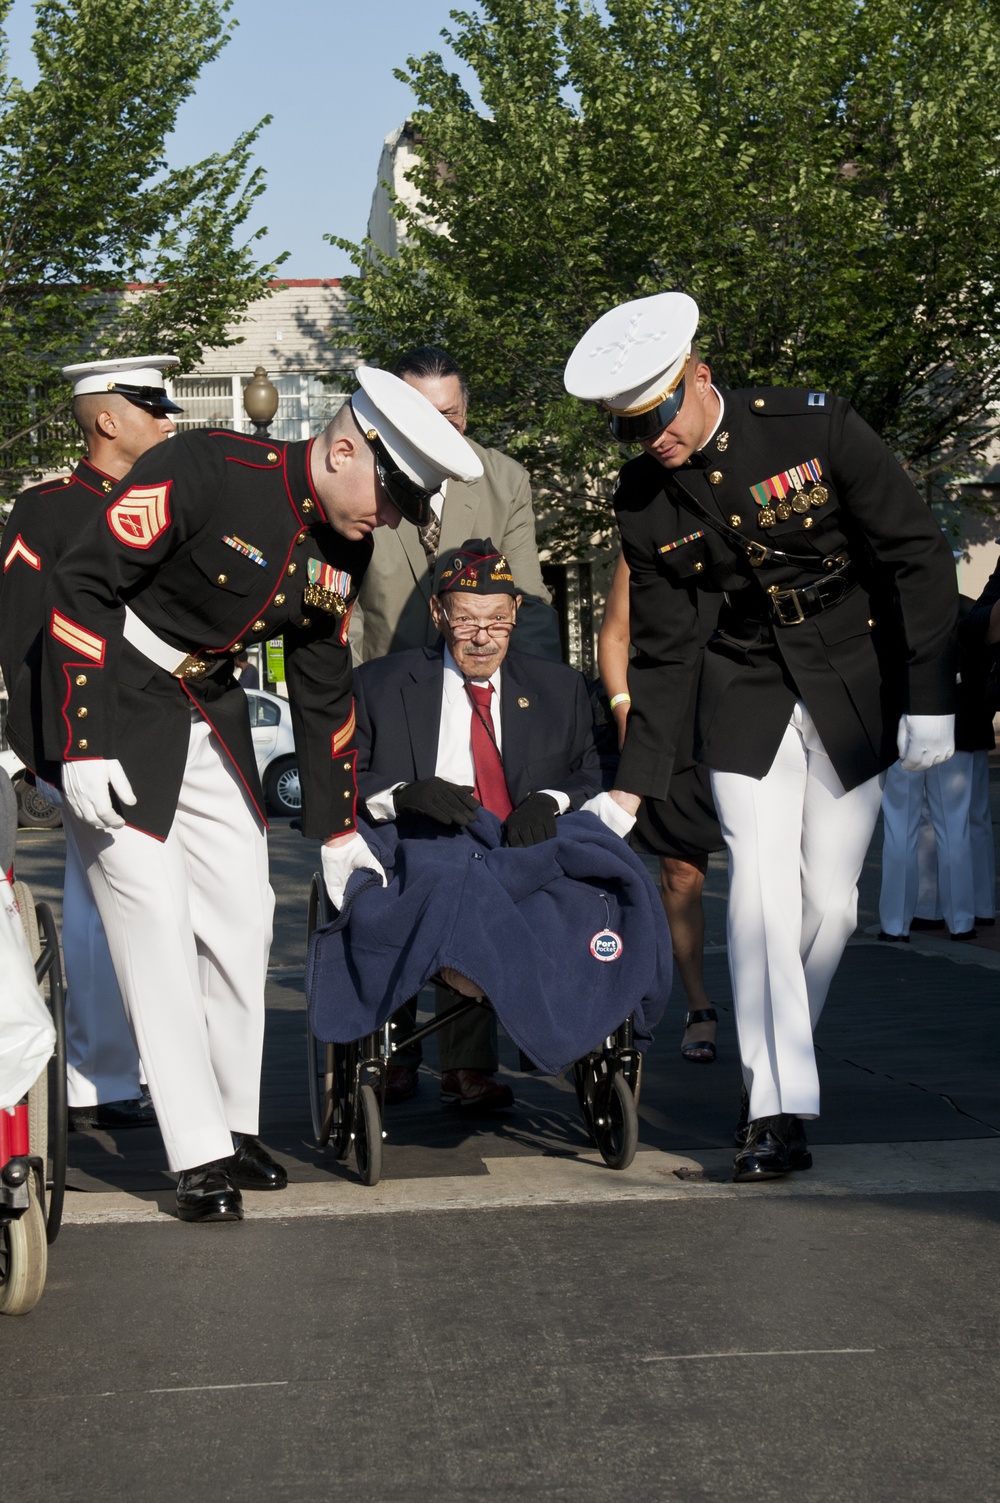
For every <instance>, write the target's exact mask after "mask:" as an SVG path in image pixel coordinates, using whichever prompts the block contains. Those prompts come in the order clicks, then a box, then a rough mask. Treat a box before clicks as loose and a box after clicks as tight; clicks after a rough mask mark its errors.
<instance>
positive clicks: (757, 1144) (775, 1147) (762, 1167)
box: [733, 1116, 792, 1181]
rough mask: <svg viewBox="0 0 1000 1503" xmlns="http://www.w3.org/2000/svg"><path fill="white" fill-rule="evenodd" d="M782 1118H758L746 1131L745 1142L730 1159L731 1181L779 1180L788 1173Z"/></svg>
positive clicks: (788, 1165)
mask: <svg viewBox="0 0 1000 1503" xmlns="http://www.w3.org/2000/svg"><path fill="white" fill-rule="evenodd" d="M785 1121H786V1119H785V1118H784V1117H781V1116H777V1117H758V1118H757V1119H756V1121H754V1122H751V1123H750V1124H749V1126H748V1128H747V1140H746V1143H745V1144H744V1145H743V1147H742V1148H741V1149H740V1151H739V1153H738V1154H737V1155H736V1157H735V1159H734V1160H733V1179H734V1180H737V1181H743V1180H754V1179H780V1178H781V1176H782V1175H784V1174H789V1173H790V1172H791V1168H792V1163H791V1158H790V1157H789V1153H788V1145H787V1143H786V1142H785V1137H784V1133H785V1126H784V1124H785Z"/></svg>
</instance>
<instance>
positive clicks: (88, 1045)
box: [62, 808, 141, 1106]
mask: <svg viewBox="0 0 1000 1503" xmlns="http://www.w3.org/2000/svg"><path fill="white" fill-rule="evenodd" d="M63 827H64V833H65V835H66V880H65V885H64V887H63V919H62V945H63V956H64V958H65V961H66V1079H67V1085H68V1090H69V1104H70V1106H97V1105H99V1104H100V1103H101V1102H105V1101H135V1100H136V1098H137V1097H138V1096H139V1095H141V1086H140V1084H139V1055H138V1052H137V1050H136V1047H135V1040H134V1038H133V1037H132V1030H131V1028H130V1027H129V1021H128V1017H127V1015H126V1013H125V1007H124V1005H123V1003H122V998H121V992H120V991H119V990H118V980H117V978H116V976H115V968H114V966H113V965H112V963H111V956H110V954H109V953H108V942H107V940H106V939H105V937H104V926H103V924H102V923H101V916H100V914H99V913H98V911H97V906H96V904H95V903H94V895H93V893H92V892H91V890H90V883H89V882H88V881H87V874H86V872H85V871H84V867H83V860H82V858H81V855H80V848H79V844H78V842H77V835H76V832H77V830H78V828H79V826H78V824H77V822H76V821H73V820H70V819H68V818H67V817H66V811H65V808H64V810H63Z"/></svg>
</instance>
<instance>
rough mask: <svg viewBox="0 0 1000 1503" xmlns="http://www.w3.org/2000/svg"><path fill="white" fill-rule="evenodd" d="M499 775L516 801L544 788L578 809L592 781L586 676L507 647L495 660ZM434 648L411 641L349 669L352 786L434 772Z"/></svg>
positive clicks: (437, 693) (365, 789)
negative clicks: (354, 751)
mask: <svg viewBox="0 0 1000 1503" xmlns="http://www.w3.org/2000/svg"><path fill="white" fill-rule="evenodd" d="M500 675H501V696H500V725H501V731H502V736H501V741H502V747H503V765H504V775H505V777H506V779H507V788H508V791H509V793H510V796H511V800H512V802H513V803H514V804H515V805H516V804H519V803H520V802H521V800H522V799H523V798H526V797H527V795H528V794H529V793H534V792H537V791H538V790H539V789H542V788H554V789H558V790H559V791H560V792H562V793H565V794H567V795H568V797H569V800H570V806H571V808H573V809H578V808H579V807H580V805H581V804H582V803H583V802H584V800H585V799H588V798H590V797H592V795H593V794H595V793H597V792H598V790H599V789H600V786H601V768H600V761H599V758H598V755H597V749H596V747H595V746H594V733H593V717H592V715H591V710H590V699H589V696H588V694H587V686H586V684H585V683H584V680H583V678H582V676H581V675H580V674H579V673H577V672H576V670H575V669H574V668H567V667H566V666H565V664H563V663H552V662H548V661H546V660H545V659H543V658H536V657H532V656H530V655H529V654H526V653H519V652H513V651H508V653H507V656H506V657H505V658H504V660H503V664H502V665H501V668H500ZM443 676H444V649H443V646H438V647H417V648H414V649H412V650H411V651H410V652H396V653H392V654H391V655H390V656H389V657H386V658H378V659H375V660H374V661H373V662H370V663H365V664H364V665H363V666H362V667H360V668H356V669H355V671H354V695H355V712H356V715H357V747H358V763H357V771H358V792H359V793H360V795H361V797H362V798H363V799H365V798H369V797H371V795H372V794H375V793H378V792H379V791H380V790H381V789H383V788H388V787H390V786H391V785H392V784H393V783H399V782H404V783H410V782H413V780H414V779H416V778H430V777H433V776H434V773H435V769H436V765H437V747H438V732H439V730H440V726H441V691H442V682H443Z"/></svg>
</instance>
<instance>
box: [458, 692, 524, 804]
mask: <svg viewBox="0 0 1000 1503" xmlns="http://www.w3.org/2000/svg"><path fill="white" fill-rule="evenodd" d="M465 687H466V689H467V690H468V691H469V697H470V698H471V700H472V762H473V765H474V767H475V769H476V788H475V793H476V798H477V799H478V800H479V802H480V803H481V804H482V806H483V808H484V809H489V811H490V813H491V814H495V815H496V816H497V818H498V819H506V818H507V815H508V814H509V813H510V812H511V810H512V809H513V807H514V805H513V804H512V803H511V801H510V794H509V793H508V792H507V780H506V779H505V777H504V775H503V762H502V761H501V759H500V753H499V751H498V750H497V743H496V739H495V738H494V735H493V716H492V715H491V713H490V699H491V698H492V696H493V685H492V684H471V683H469V682H468V680H466V684H465Z"/></svg>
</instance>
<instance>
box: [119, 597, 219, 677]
mask: <svg viewBox="0 0 1000 1503" xmlns="http://www.w3.org/2000/svg"><path fill="white" fill-rule="evenodd" d="M122 635H123V636H124V638H125V640H126V642H129V643H131V645H132V646H133V647H134V648H135V650H136V651H137V652H141V653H142V655H143V657H144V658H148V659H149V661H150V662H151V663H155V664H156V666H157V668H162V669H164V671H165V672H167V673H169V674H172V675H173V677H174V678H201V677H202V676H203V675H204V674H205V673H207V672H208V670H209V668H210V667H212V666H213V665H212V664H210V663H207V662H205V660H204V659H203V658H200V657H198V656H197V654H195V653H190V652H182V651H181V649H180V648H179V647H172V646H171V645H170V643H169V642H164V640H163V638H162V637H158V636H157V635H156V633H155V631H151V630H150V628H149V627H148V626H147V625H146V623H145V621H140V620H139V617H138V616H137V615H136V613H135V611H133V610H131V609H130V607H129V606H126V607H125V630H124V632H123V633H122Z"/></svg>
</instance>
